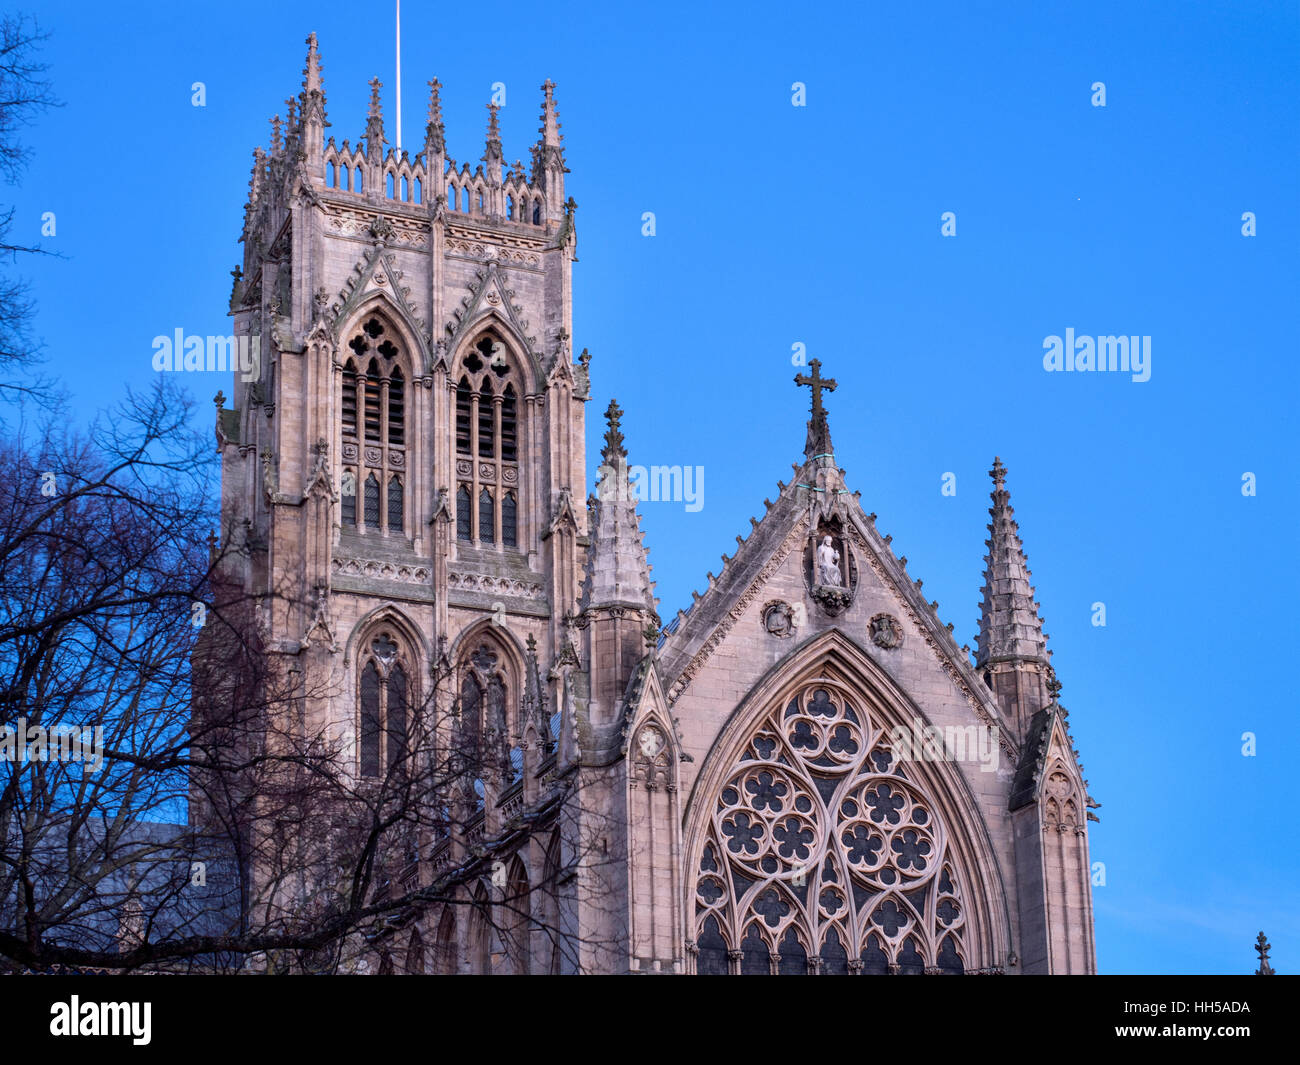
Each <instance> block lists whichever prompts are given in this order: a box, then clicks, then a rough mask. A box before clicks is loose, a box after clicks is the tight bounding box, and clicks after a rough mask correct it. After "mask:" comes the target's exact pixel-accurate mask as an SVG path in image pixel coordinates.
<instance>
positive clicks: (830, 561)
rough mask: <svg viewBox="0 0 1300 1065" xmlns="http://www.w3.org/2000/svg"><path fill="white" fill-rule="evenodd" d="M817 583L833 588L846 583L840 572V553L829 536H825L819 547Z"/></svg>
mask: <svg viewBox="0 0 1300 1065" xmlns="http://www.w3.org/2000/svg"><path fill="white" fill-rule="evenodd" d="M817 583H818V584H820V585H824V586H827V587H831V588H839V587H840V586H841V585H843V583H844V578H843V576H842V575H841V573H840V553H839V551H838V550H836V548H835V542H834V540H832V539H831V537H829V536H823V537H822V542H821V545H820V546H819V547H818V548H817Z"/></svg>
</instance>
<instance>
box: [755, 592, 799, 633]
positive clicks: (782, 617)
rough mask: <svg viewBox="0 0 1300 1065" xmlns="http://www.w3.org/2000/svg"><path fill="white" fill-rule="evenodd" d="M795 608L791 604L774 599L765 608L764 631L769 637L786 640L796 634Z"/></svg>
mask: <svg viewBox="0 0 1300 1065" xmlns="http://www.w3.org/2000/svg"><path fill="white" fill-rule="evenodd" d="M794 628H795V625H794V608H793V607H792V606H790V604H789V603H787V602H785V601H783V600H781V599H774V600H772V602H770V603H768V604H767V605H766V606H765V607H763V629H764V630H765V631H766V632H767V634H768V635H769V636H776V637H779V638H782V639H784V638H785V637H787V636H792V635H793V634H794Z"/></svg>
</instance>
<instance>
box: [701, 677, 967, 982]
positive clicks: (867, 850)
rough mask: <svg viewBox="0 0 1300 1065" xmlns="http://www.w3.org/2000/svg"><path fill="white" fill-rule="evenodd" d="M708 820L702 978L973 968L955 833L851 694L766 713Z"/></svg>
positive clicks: (808, 696)
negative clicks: (965, 939)
mask: <svg viewBox="0 0 1300 1065" xmlns="http://www.w3.org/2000/svg"><path fill="white" fill-rule="evenodd" d="M709 817H710V821H709V826H708V830H707V835H706V838H705V842H704V846H703V849H702V851H701V854H700V857H699V864H698V866H697V869H696V873H695V893H694V895H695V915H694V923H693V926H694V929H695V936H694V938H695V942H696V949H697V966H696V967H697V971H698V972H700V973H727V972H731V971H736V972H740V973H764V974H766V973H772V972H775V973H809V972H822V973H845V972H862V973H904V974H911V973H922V972H946V973H960V972H962V971H963V968H964V964H963V960H962V957H963V945H962V929H963V926H964V924H965V907H964V903H963V896H962V893H961V891H960V886H959V881H958V877H957V872H956V868H955V861H954V859H953V856H952V853H951V848H950V840H949V835H948V831H947V827H946V826H945V825H944V824H943V823H942V822H941V820H940V819H939V817H938V816H937V814H936V806H935V803H934V802H933V800H932V797H931V796H929V795H928V794H927V792H926V790H925V788H924V787H923V786H922V784H921V783H920V782H919V780H918V779H917V778H916V775H915V773H914V772H913V771H911V769H910V767H907V766H900V765H899V764H898V763H897V761H896V760H895V758H894V756H893V752H892V751H891V750H890V748H889V739H888V732H887V730H886V729H885V727H884V726H883V723H881V722H877V721H872V720H871V718H870V717H869V716H868V715H867V713H866V712H865V710H864V709H863V707H862V703H861V702H860V701H859V700H856V699H854V698H853V697H852V696H851V695H849V694H848V693H846V692H843V691H841V690H839V689H838V688H837V687H834V686H832V685H830V684H828V683H826V682H817V683H814V684H810V685H807V686H805V687H804V688H802V689H801V690H799V691H798V692H797V694H795V695H794V696H793V697H792V698H790V699H788V700H786V701H785V702H784V703H783V704H782V705H780V706H778V707H776V708H774V709H773V710H771V711H770V712H769V713H768V714H766V715H765V716H764V718H763V720H762V722H761V723H760V724H759V725H758V727H757V728H756V729H755V730H754V731H753V733H752V734H751V736H750V738H749V740H748V741H747V742H746V744H745V747H744V749H743V751H742V753H741V755H740V757H739V759H738V761H737V762H736V764H735V765H734V766H733V767H732V769H731V771H730V772H729V774H728V775H727V777H726V778H725V782H724V784H723V786H722V788H721V789H720V791H719V792H718V794H717V796H716V798H715V800H714V805H713V808H712V809H711V811H710V814H709Z"/></svg>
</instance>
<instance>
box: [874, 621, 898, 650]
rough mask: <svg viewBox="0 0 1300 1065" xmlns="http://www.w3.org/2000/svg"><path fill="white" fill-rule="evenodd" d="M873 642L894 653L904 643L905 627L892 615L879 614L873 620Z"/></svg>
mask: <svg viewBox="0 0 1300 1065" xmlns="http://www.w3.org/2000/svg"><path fill="white" fill-rule="evenodd" d="M871 642H872V643H874V644H875V645H876V646H877V647H883V648H884V649H885V650H886V651H892V650H893V649H894V648H895V647H897V646H898V645H899V644H901V643H902V642H903V626H902V624H901V623H900V622H899V620H898V618H896V617H894V616H893V615H892V614H877V615H876V616H875V617H873V618H872V619H871Z"/></svg>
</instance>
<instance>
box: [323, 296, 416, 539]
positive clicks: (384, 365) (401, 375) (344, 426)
mask: <svg viewBox="0 0 1300 1065" xmlns="http://www.w3.org/2000/svg"><path fill="white" fill-rule="evenodd" d="M396 335H397V334H396V332H395V331H394V330H392V329H391V328H390V327H389V326H388V325H386V324H385V322H384V321H383V319H381V318H380V317H379V316H378V315H372V316H370V317H369V318H367V319H366V320H365V321H364V322H362V323H361V325H360V327H359V328H358V330H357V332H356V334H355V335H354V336H353V337H352V339H351V340H350V341H348V348H349V349H350V351H351V354H350V355H349V356H348V359H347V361H346V362H345V363H344V364H343V379H342V388H341V406H340V413H339V422H340V429H341V432H342V441H343V451H342V457H343V477H342V479H341V480H342V489H343V490H342V491H341V492H340V495H341V497H342V521H343V524H344V525H347V526H352V527H356V526H361V527H362V528H365V529H377V530H379V531H382V532H391V533H394V534H398V535H401V534H403V533H405V530H406V515H405V513H404V506H405V492H404V488H405V478H406V470H407V469H408V468H409V463H408V461H407V448H406V394H407V392H406V381H407V374H408V372H409V364H408V366H407V369H406V370H403V368H402V364H403V363H404V362H405V358H404V356H403V354H402V351H401V349H400V347H399V346H398V344H397V342H396V340H395V337H396ZM358 482H360V483H361V485H362V487H363V489H364V490H363V492H362V493H361V498H360V508H359V512H358V500H357V498H356V497H357V491H356V486H357V483H358ZM384 486H387V487H386V489H385V488H384ZM349 488H351V489H352V491H351V492H349V491H348V489H349ZM349 496H351V497H352V498H351V499H349V498H348V497H349ZM385 496H386V498H385Z"/></svg>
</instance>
